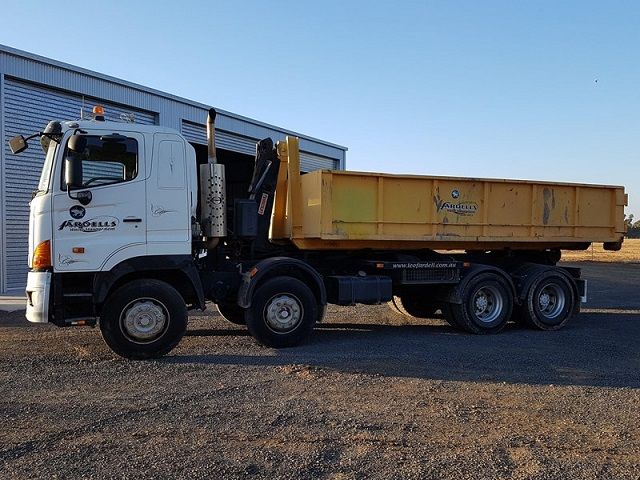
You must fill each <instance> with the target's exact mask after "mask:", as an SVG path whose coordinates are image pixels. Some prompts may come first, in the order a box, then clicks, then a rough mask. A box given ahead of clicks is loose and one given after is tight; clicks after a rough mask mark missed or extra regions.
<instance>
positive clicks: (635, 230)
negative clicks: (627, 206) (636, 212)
mask: <svg viewBox="0 0 640 480" xmlns="http://www.w3.org/2000/svg"><path fill="white" fill-rule="evenodd" d="M633 220H634V217H633V213H632V214H631V215H628V216H627V215H625V216H624V224H625V226H626V227H627V235H626V236H627V237H628V238H640V220H637V221H635V222H634V221H633Z"/></svg>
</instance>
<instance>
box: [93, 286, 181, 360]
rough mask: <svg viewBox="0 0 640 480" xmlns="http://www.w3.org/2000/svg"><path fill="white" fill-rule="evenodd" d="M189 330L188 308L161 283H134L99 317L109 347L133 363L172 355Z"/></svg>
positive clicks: (107, 304)
mask: <svg viewBox="0 0 640 480" xmlns="http://www.w3.org/2000/svg"><path fill="white" fill-rule="evenodd" d="M186 330H187V307H186V305H185V303H184V300H183V298H182V296H181V295H180V294H179V293H178V291H177V290H176V289H175V288H173V287H172V286H171V285H169V284H167V283H165V282H161V281H158V280H150V279H147V280H135V281H133V282H131V283H128V284H126V285H124V286H122V287H120V288H119V289H118V290H116V292H115V293H114V294H113V295H111V296H110V297H109V298H108V299H107V301H106V302H105V304H104V306H103V307H102V314H101V316H100V331H101V332H102V338H103V339H104V341H105V342H106V344H107V345H108V346H109V348H111V350H113V351H114V352H115V353H117V354H118V355H120V356H121V357H125V358H129V359H132V360H143V359H147V358H158V357H162V356H163V355H166V354H167V353H169V352H170V351H171V350H172V349H173V348H174V347H175V346H176V345H178V343H179V342H180V339H181V338H182V337H183V335H184V333H185V331H186Z"/></svg>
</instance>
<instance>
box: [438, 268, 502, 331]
mask: <svg viewBox="0 0 640 480" xmlns="http://www.w3.org/2000/svg"><path fill="white" fill-rule="evenodd" d="M460 297H461V299H462V302H461V303H459V304H458V303H449V304H448V306H447V307H446V313H445V315H446V317H447V319H450V321H449V320H448V321H449V323H450V324H455V325H457V326H459V327H461V328H463V329H465V330H467V331H468V332H471V333H476V334H483V333H497V332H499V331H500V330H502V329H503V328H504V326H505V325H506V323H507V321H508V320H509V317H511V312H512V310H513V295H512V293H511V288H510V286H509V284H508V282H507V280H506V279H504V278H503V277H502V276H501V275H499V274H497V273H494V272H484V273H480V274H477V275H476V276H475V277H473V278H472V279H471V280H469V281H468V282H467V283H466V284H465V285H464V287H463V289H462V291H461V292H460Z"/></svg>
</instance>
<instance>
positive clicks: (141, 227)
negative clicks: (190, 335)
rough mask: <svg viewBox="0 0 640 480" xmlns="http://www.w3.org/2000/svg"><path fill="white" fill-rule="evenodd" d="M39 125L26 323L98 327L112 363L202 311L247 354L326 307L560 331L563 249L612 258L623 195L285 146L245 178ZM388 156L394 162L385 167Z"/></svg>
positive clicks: (208, 158)
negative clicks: (342, 164) (403, 171)
mask: <svg viewBox="0 0 640 480" xmlns="http://www.w3.org/2000/svg"><path fill="white" fill-rule="evenodd" d="M94 112H95V114H94V118H92V119H90V120H71V121H59V120H53V121H51V122H49V124H48V125H47V126H46V128H45V129H44V130H43V131H42V132H37V133H34V134H33V135H30V136H28V137H26V138H25V137H24V136H22V135H19V136H17V137H14V138H12V139H11V140H10V141H9V145H10V148H11V150H12V152H14V154H18V153H20V152H21V151H23V150H24V149H26V148H27V147H28V142H29V141H30V140H32V139H34V138H39V140H40V144H41V147H42V148H43V150H44V152H45V154H46V157H45V162H44V165H43V168H42V175H41V178H40V182H39V185H38V188H37V190H36V191H35V192H34V194H33V198H32V200H31V202H30V217H29V222H30V226H29V257H28V262H29V268H30V270H29V272H28V278H27V287H26V296H27V311H26V317H27V319H28V320H29V321H31V322H35V323H47V322H48V323H53V324H55V325H57V326H59V327H68V326H96V325H98V326H99V328H100V331H101V333H102V336H103V338H104V340H105V342H106V344H107V345H108V346H109V347H110V348H111V349H112V350H113V351H114V352H115V353H116V354H118V355H120V356H122V357H125V358H129V359H147V358H157V357H161V356H163V355H165V354H167V353H168V352H170V351H171V350H172V349H173V348H174V347H175V346H176V345H177V344H178V343H179V342H180V340H181V338H182V337H183V335H184V334H185V331H186V329H187V320H188V312H189V310H196V309H200V310H204V309H205V308H206V305H207V303H208V302H209V303H210V304H211V303H212V304H215V305H216V307H217V309H218V311H219V313H220V314H221V315H222V316H223V317H224V318H225V319H227V320H229V321H230V322H232V323H234V324H237V325H246V327H247V328H248V330H249V332H250V333H251V335H252V336H253V337H254V338H255V339H256V340H257V341H258V342H259V343H261V344H263V345H265V346H268V347H274V348H283V347H292V346H296V345H299V344H301V343H302V342H304V341H305V339H307V337H308V336H309V335H310V334H311V332H312V330H313V328H314V325H316V323H317V322H320V321H322V320H323V317H324V315H325V312H326V306H327V304H336V305H355V304H358V303H363V304H383V303H388V304H389V305H390V307H391V308H393V309H395V310H397V311H398V312H400V313H401V314H404V315H409V316H413V317H418V318H429V317H432V316H433V315H434V313H435V312H437V311H440V312H441V313H442V315H443V316H444V319H445V320H446V321H447V322H448V323H449V324H450V325H451V326H452V327H454V328H456V329H460V330H463V331H466V332H470V333H473V334H491V333H497V332H499V331H500V330H501V329H503V328H504V326H505V324H506V323H507V322H509V321H515V322H520V323H522V324H525V325H528V326H530V327H532V328H536V329H540V330H557V329H559V328H561V327H563V326H564V325H565V324H566V323H567V322H568V321H569V320H570V319H571V318H572V317H573V316H574V315H575V314H576V313H577V312H579V310H580V303H581V301H585V299H586V295H587V282H586V280H585V279H583V278H581V273H580V269H578V268H573V267H568V266H562V265H558V262H559V260H560V258H561V251H562V250H563V249H573V250H578V249H586V248H588V247H589V246H590V245H591V244H592V243H593V242H602V243H603V244H604V248H605V249H609V250H617V249H620V248H621V245H622V241H623V237H624V233H625V224H624V206H625V205H626V204H627V196H626V194H625V192H624V188H623V187H618V186H605V185H588V184H573V183H555V182H533V181H519V180H506V179H480V178H457V177H436V176H418V175H392V174H378V173H359V172H350V171H336V170H317V171H312V172H308V173H304V174H302V173H301V171H300V153H299V142H298V139H297V138H296V137H292V136H290V137H287V138H286V139H285V140H282V141H279V142H277V143H276V144H274V142H273V141H272V140H271V139H269V138H267V139H264V140H261V141H259V142H257V144H256V156H255V162H254V164H253V165H252V166H253V171H250V170H249V171H247V172H238V171H237V170H236V168H237V166H236V165H235V164H234V162H233V161H230V160H228V161H226V162H225V161H218V155H217V149H216V146H215V126H214V121H215V116H216V112H215V109H211V110H210V111H209V115H208V118H207V139H208V140H207V141H208V146H207V149H206V151H203V150H204V149H196V148H194V145H191V144H190V143H189V142H188V141H187V140H186V139H185V138H184V137H183V136H182V135H181V134H180V133H179V132H177V131H175V130H172V129H170V128H165V127H161V126H145V125H137V124H135V123H115V122H106V121H104V112H103V109H102V108H101V107H96V108H94ZM398 161H401V159H398Z"/></svg>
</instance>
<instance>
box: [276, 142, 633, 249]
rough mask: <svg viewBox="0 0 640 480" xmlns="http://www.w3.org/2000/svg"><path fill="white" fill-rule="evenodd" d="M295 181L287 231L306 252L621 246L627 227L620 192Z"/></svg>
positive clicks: (369, 176)
mask: <svg viewBox="0 0 640 480" xmlns="http://www.w3.org/2000/svg"><path fill="white" fill-rule="evenodd" d="M290 150H291V149H290ZM296 177H297V178H296ZM289 182H290V184H289V188H290V190H291V191H290V192H289V193H290V197H289V202H290V203H289V205H288V208H287V211H288V214H289V216H290V217H291V219H292V221H291V222H290V226H289V228H286V229H285V230H284V232H285V233H286V236H287V237H288V238H289V239H290V240H291V241H292V242H293V243H294V244H295V245H296V246H297V247H298V248H300V249H305V250H307V249H359V248H374V249H418V248H429V249H434V250H449V249H465V250H492V249H504V248H512V249H536V250H540V249H547V248H563V249H584V248H587V247H588V246H589V244H590V243H591V242H605V243H606V245H605V247H608V248H610V249H619V248H620V245H621V242H622V239H623V235H624V231H625V226H624V206H625V205H626V203H627V198H626V195H625V193H624V188H623V187H617V186H604V185H585V184H570V183H551V182H532V181H521V180H489V179H475V178H454V177H432V176H417V175H391V174H379V173H359V172H347V171H330V170H318V171H314V172H310V173H307V174H304V175H301V176H297V175H290V176H289ZM296 184H298V185H299V192H296ZM296 197H297V198H296ZM298 209H299V210H298Z"/></svg>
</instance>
